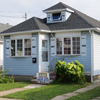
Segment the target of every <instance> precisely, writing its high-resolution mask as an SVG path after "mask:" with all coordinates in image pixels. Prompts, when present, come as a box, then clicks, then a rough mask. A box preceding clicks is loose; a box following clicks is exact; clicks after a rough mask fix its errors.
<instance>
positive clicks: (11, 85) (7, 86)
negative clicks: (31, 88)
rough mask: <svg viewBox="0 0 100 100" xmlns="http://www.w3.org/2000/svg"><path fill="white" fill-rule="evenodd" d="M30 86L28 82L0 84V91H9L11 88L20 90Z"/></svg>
mask: <svg viewBox="0 0 100 100" xmlns="http://www.w3.org/2000/svg"><path fill="white" fill-rule="evenodd" d="M28 84H30V83H29V82H14V83H0V91H3V90H9V89H13V88H21V87H24V86H26V85H28Z"/></svg>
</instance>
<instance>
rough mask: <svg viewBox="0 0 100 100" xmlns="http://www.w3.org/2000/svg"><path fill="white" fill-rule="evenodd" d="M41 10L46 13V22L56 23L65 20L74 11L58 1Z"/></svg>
mask: <svg viewBox="0 0 100 100" xmlns="http://www.w3.org/2000/svg"><path fill="white" fill-rule="evenodd" d="M43 12H45V13H46V14H47V23H57V22H64V21H66V20H67V19H68V18H69V17H70V15H71V13H73V12H74V11H73V10H71V9H69V8H67V7H66V6H65V5H63V3H61V2H60V3H58V4H56V5H54V6H52V7H50V8H48V9H46V10H44V11H43Z"/></svg>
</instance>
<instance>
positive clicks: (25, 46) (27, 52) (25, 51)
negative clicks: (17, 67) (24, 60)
mask: <svg viewBox="0 0 100 100" xmlns="http://www.w3.org/2000/svg"><path fill="white" fill-rule="evenodd" d="M11 56H31V39H15V40H14V39H13V40H11Z"/></svg>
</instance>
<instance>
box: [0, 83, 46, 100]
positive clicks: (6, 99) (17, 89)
mask: <svg viewBox="0 0 100 100" xmlns="http://www.w3.org/2000/svg"><path fill="white" fill-rule="evenodd" d="M41 86H45V85H39V84H30V85H28V86H25V87H24V88H15V89H10V90H5V91H1V92H0V97H1V96H4V95H8V94H11V93H15V92H19V91H24V90H27V89H31V88H36V87H41ZM0 100H20V99H8V98H0Z"/></svg>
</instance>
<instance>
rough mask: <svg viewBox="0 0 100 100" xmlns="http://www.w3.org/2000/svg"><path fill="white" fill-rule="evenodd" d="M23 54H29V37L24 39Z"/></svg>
mask: <svg viewBox="0 0 100 100" xmlns="http://www.w3.org/2000/svg"><path fill="white" fill-rule="evenodd" d="M24 55H25V56H30V55H31V39H24Z"/></svg>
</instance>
